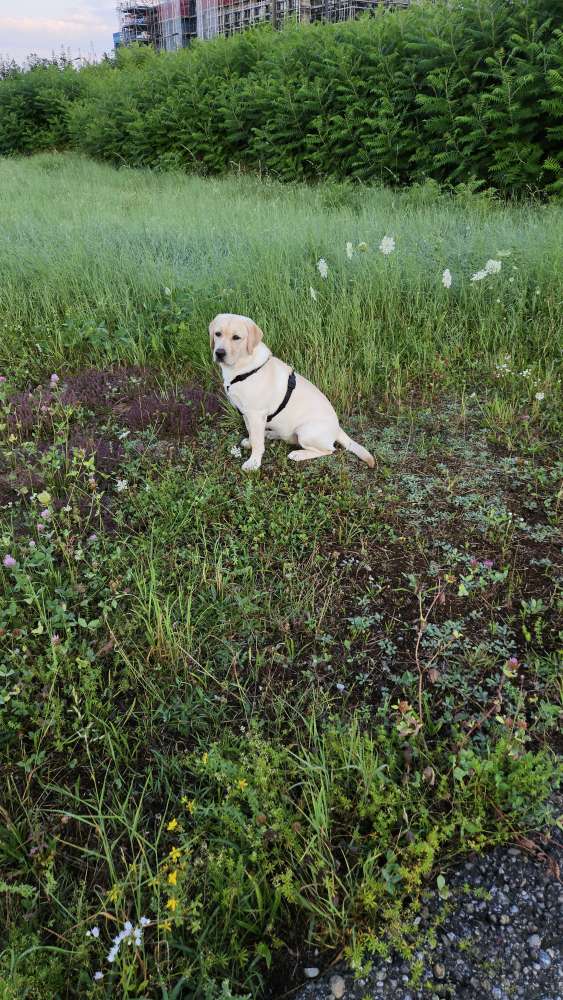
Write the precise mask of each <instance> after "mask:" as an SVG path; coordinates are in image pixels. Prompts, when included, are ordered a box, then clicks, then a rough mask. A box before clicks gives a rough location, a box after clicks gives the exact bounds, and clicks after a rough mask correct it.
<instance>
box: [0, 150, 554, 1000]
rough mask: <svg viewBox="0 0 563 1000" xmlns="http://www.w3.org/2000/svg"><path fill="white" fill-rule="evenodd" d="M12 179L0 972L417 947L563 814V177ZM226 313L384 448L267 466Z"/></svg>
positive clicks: (106, 985)
mask: <svg viewBox="0 0 563 1000" xmlns="http://www.w3.org/2000/svg"><path fill="white" fill-rule="evenodd" d="M0 209H1V213H2V229H1V231H0V544H1V549H0V563H1V566H0V753H1V758H0V761H1V766H2V785H1V789H2V790H1V793H0V893H1V895H0V907H1V910H2V922H1V930H0V996H2V1000H22V998H24V997H33V998H35V1000H48V998H49V1000H52V998H54V997H57V998H59V997H60V998H72V997H104V996H107V997H109V996H119V997H129V998H141V997H143V998H149V997H158V998H160V1000H165V998H167V1000H172V998H176V1000H178V998H186V1000H188V998H194V1000H195V998H198V1000H199V998H205V1000H242V998H246V997H252V998H258V997H272V998H273V997H281V996H282V995H283V994H284V992H285V990H287V989H289V988H290V987H291V986H294V985H296V984H297V983H298V982H299V981H300V979H301V978H302V971H303V968H304V966H306V965H307V964H308V962H309V963H310V962H311V961H312V960H313V959H314V961H315V962H322V963H325V962H329V961H330V959H331V958H332V957H334V956H335V955H339V954H341V955H344V956H345V957H346V960H347V961H348V962H349V963H350V964H351V965H352V966H353V967H355V968H356V969H358V970H360V969H361V968H362V967H363V966H364V964H365V962H367V961H369V956H370V954H373V953H376V954H384V953H386V951H388V950H389V949H391V948H397V949H399V950H400V952H401V953H402V954H403V955H404V957H405V961H408V962H409V963H411V969H412V972H411V977H412V979H411V981H412V982H414V981H415V980H416V977H417V976H418V977H419V979H420V977H421V975H422V972H421V964H420V960H419V959H417V958H415V955H419V954H420V953H421V952H422V953H423V952H424V949H425V947H426V946H427V944H428V942H425V941H421V940H420V935H418V934H417V915H418V914H419V913H420V909H421V906H422V905H423V900H424V896H425V894H428V893H438V894H441V895H443V896H444V898H445V897H447V894H448V892H449V888H448V871H449V870H450V866H451V865H452V864H455V860H456V858H458V857H459V856H461V855H463V854H466V853H468V852H471V851H472V852H480V851H485V850H487V849H489V848H490V847H492V846H494V845H496V844H502V843H507V842H516V843H519V842H521V843H524V842H526V843H528V844H530V843H531V844H533V843H534V841H535V839H536V838H538V837H539V836H540V833H539V832H538V831H541V836H543V837H544V838H549V835H550V831H551V830H552V829H553V827H554V825H555V824H556V822H557V817H556V816H554V815H553V814H552V809H551V805H550V803H551V800H552V793H553V789H554V788H555V786H556V783H557V780H558V778H559V777H560V774H561V771H560V766H559V765H558V762H557V761H558V758H557V756H556V750H557V748H558V740H559V737H560V732H561V718H562V717H561V699H562V693H563V692H562V688H561V669H560V666H561V664H560V658H559V654H558V649H559V648H560V632H559V631H558V628H559V624H558V622H559V619H558V613H560V610H561V599H560V591H559V589H558V586H559V579H560V578H559V569H558V555H559V549H558V540H559V534H558V509H559V504H560V473H561V463H560V462H558V456H557V441H558V435H559V434H560V369H559V351H560V332H561V321H560V316H561V299H562V295H561V264H562V259H563V254H562V245H561V243H562V235H561V234H562V232H563V227H562V224H561V223H562V214H563V213H562V209H561V206H560V205H557V204H556V203H544V202H541V201H533V200H530V201H526V202H522V203H520V204H506V203H503V202H501V201H499V200H498V199H497V198H496V197H495V196H494V194H492V193H481V194H479V193H476V192H475V191H472V190H471V186H463V185H462V186H458V187H457V188H456V190H455V191H453V192H451V193H449V194H448V193H442V192H440V190H439V188H438V186H437V185H436V184H434V183H433V182H427V183H425V184H420V185H415V186H412V187H411V188H409V189H408V190H405V191H392V190H389V189H385V188H376V187H369V186H363V185H358V184H356V185H352V184H347V183H324V184H323V185H322V186H306V185H299V184H290V185H281V184H279V183H277V182H275V181H273V180H268V179H264V178H258V177H249V176H245V175H244V174H238V175H236V176H230V177H225V178H222V179H214V178H200V177H187V176H185V175H184V174H180V173H178V174H175V173H160V172H153V171H149V170H133V169H129V168H124V169H120V170H116V169H114V168H112V167H110V166H107V165H104V164H99V163H94V162H92V161H90V160H88V159H86V158H83V157H81V156H78V155H76V154H68V153H66V154H61V153H44V154H40V155H37V156H35V157H33V158H32V159H26V160H24V159H19V158H11V159H2V160H0ZM219 311H233V312H241V313H244V314H247V315H250V316H252V317H253V318H254V319H255V320H256V321H257V322H258V323H259V324H260V325H261V326H262V328H263V329H264V331H265V339H266V342H267V343H268V344H269V345H270V346H271V347H272V348H273V349H274V350H275V352H276V353H277V354H279V355H280V356H282V357H284V358H286V359H287V360H290V361H291V363H292V364H293V365H295V367H296V368H297V369H298V370H299V371H300V372H302V373H303V374H304V375H306V376H307V377H309V378H311V379H312V380H314V381H315V382H316V383H317V384H319V385H320V386H321V388H322V389H323V390H324V391H326V392H327V393H328V394H329V395H330V397H331V398H332V400H333V401H334V403H335V404H336V405H337V407H338V409H339V411H340V413H341V414H342V418H343V423H344V425H345V426H346V428H347V429H348V430H350V432H353V433H354V436H356V437H357V439H358V440H361V441H362V443H365V444H366V446H367V447H369V448H370V450H371V451H372V452H373V453H374V455H375V457H376V462H377V464H376V469H375V471H373V472H372V471H371V470H369V469H367V467H365V466H362V465H361V463H359V462H357V461H356V460H355V459H354V458H353V457H352V456H350V455H347V454H345V453H342V452H339V453H338V454H336V455H334V456H332V457H331V458H330V459H327V460H324V459H323V460H320V461H317V462H313V463H311V464H307V465H306V466H304V467H295V466H294V465H293V464H292V463H290V462H288V460H287V458H286V452H287V448H286V447H285V446H284V445H283V444H277V443H276V444H273V445H270V446H269V447H268V449H267V452H266V456H265V460H264V464H263V468H262V470H261V472H260V473H259V474H253V475H249V476H245V475H244V474H243V473H242V472H241V470H240V464H241V461H242V459H241V458H240V457H239V455H238V445H239V443H240V438H241V436H242V433H241V427H240V423H239V418H238V415H237V414H236V413H235V412H234V411H230V410H228V409H227V407H226V405H225V403H224V400H223V398H222V393H221V390H220V385H219V377H218V373H217V371H216V370H215V369H214V368H213V366H212V363H211V359H210V356H209V342H208V335H207V325H208V323H209V320H210V319H211V318H212V317H213V316H214V315H215V313H217V312H219ZM558 822H559V824H560V822H561V820H560V819H559V821H558ZM524 837H525V838H526V841H524V840H523V838H524ZM542 843H543V844H544V846H545V842H544V841H542ZM318 955H320V956H321V958H319V957H318Z"/></svg>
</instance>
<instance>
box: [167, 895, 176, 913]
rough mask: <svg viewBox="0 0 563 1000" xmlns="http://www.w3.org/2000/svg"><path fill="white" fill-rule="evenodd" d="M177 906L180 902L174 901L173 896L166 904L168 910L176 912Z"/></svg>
mask: <svg viewBox="0 0 563 1000" xmlns="http://www.w3.org/2000/svg"><path fill="white" fill-rule="evenodd" d="M177 906H178V900H177V899H174V897H173V896H172V897H171V898H170V899H169V900H168V902H167V904H166V909H167V910H172V911H174V910H175V909H176V907H177Z"/></svg>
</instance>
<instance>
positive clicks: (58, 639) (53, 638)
mask: <svg viewBox="0 0 563 1000" xmlns="http://www.w3.org/2000/svg"><path fill="white" fill-rule="evenodd" d="M60 644H61V637H60V635H57V633H56V632H55V633H54V634H53V635H52V636H51V646H60Z"/></svg>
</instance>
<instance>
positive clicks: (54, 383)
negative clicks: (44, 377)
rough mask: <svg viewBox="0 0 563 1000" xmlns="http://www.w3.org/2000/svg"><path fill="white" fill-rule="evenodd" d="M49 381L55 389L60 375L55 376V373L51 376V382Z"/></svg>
mask: <svg viewBox="0 0 563 1000" xmlns="http://www.w3.org/2000/svg"><path fill="white" fill-rule="evenodd" d="M49 381H50V382H51V385H52V386H53V387H54V386H56V384H57V382H58V381H59V376H58V375H56V374H55V373H54V372H53V374H52V375H51V378H50V380H49Z"/></svg>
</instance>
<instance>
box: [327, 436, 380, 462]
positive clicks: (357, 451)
mask: <svg viewBox="0 0 563 1000" xmlns="http://www.w3.org/2000/svg"><path fill="white" fill-rule="evenodd" d="M336 441H337V443H338V444H341V445H342V447H343V448H346V451H351V452H353V453H354V455H357V456H358V458H361V460H362V462H366V463H367V465H369V467H370V469H373V467H374V465H375V459H374V457H373V455H370V453H369V451H368V450H367V448H362V446H361V444H358V442H357V441H352V438H351V437H348V435H347V434H346V433H345V432H344V431H343V430H342V428H340V429H339V431H338V435H337V438H336Z"/></svg>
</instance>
